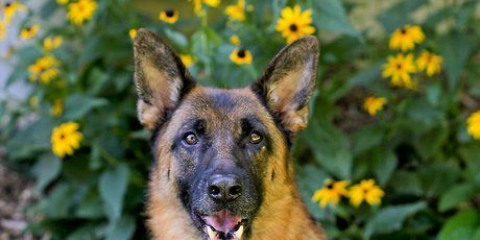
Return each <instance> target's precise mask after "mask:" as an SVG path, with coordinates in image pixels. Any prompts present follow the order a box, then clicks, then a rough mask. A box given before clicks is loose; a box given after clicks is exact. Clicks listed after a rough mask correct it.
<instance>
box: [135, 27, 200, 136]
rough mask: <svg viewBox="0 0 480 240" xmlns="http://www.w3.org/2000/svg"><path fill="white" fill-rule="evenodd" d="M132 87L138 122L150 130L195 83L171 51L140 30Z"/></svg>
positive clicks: (157, 38) (156, 38) (149, 34)
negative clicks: (136, 97)
mask: <svg viewBox="0 0 480 240" xmlns="http://www.w3.org/2000/svg"><path fill="white" fill-rule="evenodd" d="M133 53H134V60H135V74H134V78H135V85H136V88H137V93H138V101H137V111H138V118H139V120H140V122H141V123H142V124H143V125H144V126H145V127H146V128H147V129H149V130H153V129H154V128H155V127H156V125H157V124H158V123H161V122H162V120H165V118H166V116H167V115H168V114H169V112H170V111H171V110H173V109H174V108H175V107H176V106H177V104H178V103H179V102H180V100H181V98H182V97H183V96H184V95H185V94H186V93H187V92H188V91H189V90H190V89H191V88H193V86H194V85H195V81H194V80H193V79H192V77H191V76H190V73H189V72H188V70H187V69H186V67H185V66H184V65H183V63H182V61H181V60H180V58H179V57H178V56H177V54H176V53H175V52H174V50H173V49H172V48H171V47H169V46H168V45H167V44H165V43H164V42H163V40H162V39H161V38H160V37H159V36H158V35H156V34H155V33H153V32H152V31H149V30H146V29H139V30H138V32H137V35H136V37H135V39H134V44H133Z"/></svg>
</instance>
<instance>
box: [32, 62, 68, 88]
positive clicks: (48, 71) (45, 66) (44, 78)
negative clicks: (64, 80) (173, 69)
mask: <svg viewBox="0 0 480 240" xmlns="http://www.w3.org/2000/svg"><path fill="white" fill-rule="evenodd" d="M57 65H58V61H57V59H55V58H54V57H53V56H45V57H41V58H39V59H37V60H36V61H35V63H33V64H32V65H30V66H29V67H28V71H29V72H30V76H29V79H30V80H31V81H33V82H36V81H40V82H42V83H45V84H47V83H49V82H50V80H52V79H54V78H56V77H58V76H59V74H60V71H59V70H58V68H56V67H57Z"/></svg>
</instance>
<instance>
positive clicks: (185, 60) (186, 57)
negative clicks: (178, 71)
mask: <svg viewBox="0 0 480 240" xmlns="http://www.w3.org/2000/svg"><path fill="white" fill-rule="evenodd" d="M180 60H181V61H182V63H183V65H185V66H186V67H190V66H192V64H193V57H192V56H190V55H188V54H180Z"/></svg>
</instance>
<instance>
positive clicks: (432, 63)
mask: <svg viewBox="0 0 480 240" xmlns="http://www.w3.org/2000/svg"><path fill="white" fill-rule="evenodd" d="M442 62H443V58H442V57H440V56H439V55H436V54H433V53H430V52H428V51H423V52H422V53H421V54H420V56H419V57H418V59H417V67H418V70H419V71H425V72H426V73H427V76H429V77H431V76H433V75H434V74H436V73H439V72H440V70H441V69H442Z"/></svg>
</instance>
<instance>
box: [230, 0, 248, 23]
mask: <svg viewBox="0 0 480 240" xmlns="http://www.w3.org/2000/svg"><path fill="white" fill-rule="evenodd" d="M225 14H227V16H228V18H229V19H230V21H243V20H245V0H238V3H237V5H229V6H227V7H226V8H225Z"/></svg>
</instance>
